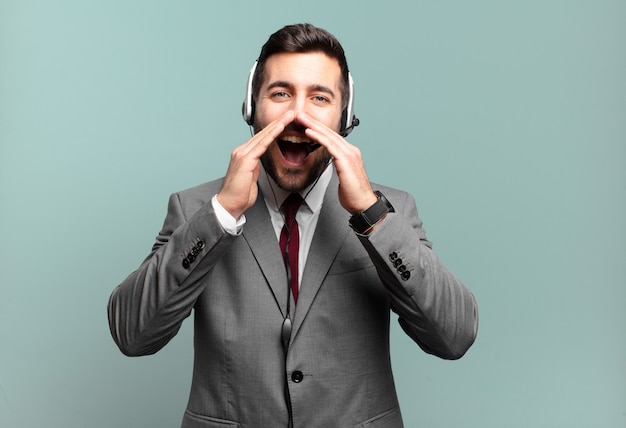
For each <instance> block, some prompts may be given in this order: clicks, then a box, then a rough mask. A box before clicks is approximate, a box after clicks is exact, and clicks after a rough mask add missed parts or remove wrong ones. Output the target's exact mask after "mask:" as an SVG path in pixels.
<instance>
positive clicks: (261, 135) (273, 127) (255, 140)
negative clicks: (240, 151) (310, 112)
mask: <svg viewBox="0 0 626 428" xmlns="http://www.w3.org/2000/svg"><path fill="white" fill-rule="evenodd" d="M294 118H295V113H294V112H293V110H288V111H286V112H285V113H283V114H282V115H281V116H279V117H278V118H277V119H276V120H274V121H273V122H270V123H269V124H268V125H267V126H266V127H265V128H263V129H262V130H260V131H259V132H257V133H256V134H255V135H254V136H253V137H252V138H251V139H250V140H248V142H247V143H246V144H244V152H245V153H249V152H252V151H254V152H255V153H257V154H258V156H259V157H260V156H261V155H262V154H263V153H265V151H266V150H267V148H268V147H269V146H270V144H272V142H273V141H274V140H275V139H276V138H277V137H278V136H279V135H280V134H281V132H283V131H284V130H285V127H286V126H287V125H288V124H290V123H291V122H293V120H294Z"/></svg>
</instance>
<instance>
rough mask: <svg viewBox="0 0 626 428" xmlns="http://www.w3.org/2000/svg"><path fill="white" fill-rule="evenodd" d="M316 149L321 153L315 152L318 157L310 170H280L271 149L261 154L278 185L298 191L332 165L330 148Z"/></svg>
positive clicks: (293, 191)
mask: <svg viewBox="0 0 626 428" xmlns="http://www.w3.org/2000/svg"><path fill="white" fill-rule="evenodd" d="M316 151H319V152H320V153H315V155H316V156H317V159H316V160H315V163H314V164H313V165H312V166H311V169H309V171H308V172H305V171H304V170H303V169H301V168H283V169H281V170H279V169H278V166H277V165H276V162H274V159H272V156H271V154H270V151H269V150H268V151H266V152H265V153H264V154H263V155H262V156H261V163H262V164H263V167H264V168H265V171H266V172H267V174H268V175H269V176H270V177H272V179H273V180H274V182H275V183H276V184H277V185H278V187H280V188H281V189H283V190H285V191H287V192H290V193H296V192H300V191H302V190H303V189H306V188H307V187H308V186H310V185H311V184H313V183H314V182H315V181H316V180H317V179H318V178H319V177H320V175H322V173H323V172H324V170H325V169H326V167H327V166H328V165H330V162H331V159H332V156H331V155H330V153H328V150H326V148H325V147H320V148H319V149H317V150H316ZM303 173H304V175H303Z"/></svg>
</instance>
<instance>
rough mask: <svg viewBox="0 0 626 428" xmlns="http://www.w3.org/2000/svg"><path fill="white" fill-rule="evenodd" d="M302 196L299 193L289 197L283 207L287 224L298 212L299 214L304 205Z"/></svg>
mask: <svg viewBox="0 0 626 428" xmlns="http://www.w3.org/2000/svg"><path fill="white" fill-rule="evenodd" d="M302 201H303V199H302V196H300V194H299V193H292V194H290V195H289V196H287V199H285V202H283V205H282V206H281V208H282V210H283V213H285V220H286V222H287V223H289V222H291V221H292V220H293V219H294V218H295V216H296V212H298V208H300V205H302Z"/></svg>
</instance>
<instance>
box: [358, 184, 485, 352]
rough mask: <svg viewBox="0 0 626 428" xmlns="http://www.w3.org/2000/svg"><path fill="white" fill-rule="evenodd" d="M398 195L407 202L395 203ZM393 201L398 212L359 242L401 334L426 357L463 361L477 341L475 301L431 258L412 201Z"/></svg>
mask: <svg viewBox="0 0 626 428" xmlns="http://www.w3.org/2000/svg"><path fill="white" fill-rule="evenodd" d="M383 193H385V190H384V189H383ZM402 195H404V198H405V200H403V201H400V200H398V198H399V197H402ZM385 196H387V194H386V193H385ZM394 196H395V198H394V199H395V201H397V202H398V203H397V204H395V203H394V202H393V201H392V200H391V199H390V197H389V196H388V199H389V200H390V201H391V202H392V205H394V208H395V209H396V212H393V213H389V214H387V216H386V217H385V219H384V220H382V221H381V222H380V223H379V224H378V225H377V226H376V228H374V230H373V231H372V232H371V233H370V234H369V235H367V236H359V239H360V240H361V242H362V244H363V245H364V247H365V249H366V250H367V252H368V253H369V255H370V257H371V258H372V261H373V262H374V265H375V266H376V269H377V271H378V275H379V277H380V279H381V280H382V282H383V284H384V285H385V288H386V289H387V291H388V293H389V296H390V299H391V305H392V309H393V310H394V312H396V313H397V314H398V315H399V317H400V319H399V322H400V325H401V326H402V329H403V330H404V331H405V332H406V333H407V334H408V335H409V336H410V337H411V338H412V339H413V340H414V341H415V342H416V343H417V344H418V345H419V346H420V347H421V348H422V349H423V350H424V351H425V352H427V353H429V354H433V355H436V356H438V357H441V358H444V359H458V358H461V357H462V356H463V355H464V354H465V353H466V352H467V350H468V349H469V348H470V346H471V345H472V343H473V342H474V340H475V338H476V334H477V330H478V308H477V305H476V300H475V298H474V296H473V295H472V293H471V292H470V291H469V290H468V289H467V288H466V287H465V285H463V283H462V282H461V281H460V280H459V279H458V278H457V277H456V276H454V274H452V272H450V271H449V270H448V269H446V267H445V266H444V265H443V264H442V263H441V261H440V260H439V258H438V257H437V255H436V254H435V253H434V252H433V250H432V244H431V243H430V242H429V241H428V240H427V239H426V234H425V232H424V229H423V228H422V221H421V220H420V218H419V216H418V212H417V207H416V205H415V200H414V199H413V197H412V196H411V195H409V194H407V193H399V194H394ZM396 205H397V206H396Z"/></svg>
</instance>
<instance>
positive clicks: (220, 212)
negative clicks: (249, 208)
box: [211, 195, 246, 236]
mask: <svg viewBox="0 0 626 428" xmlns="http://www.w3.org/2000/svg"><path fill="white" fill-rule="evenodd" d="M211 205H213V210H215V215H216V216H217V221H219V223H220V226H222V229H224V230H225V231H226V232H227V233H228V234H230V235H235V236H236V235H241V231H242V230H243V225H244V224H246V216H245V215H244V214H242V215H241V217H239V218H238V219H235V217H233V216H232V215H230V213H229V212H228V211H226V209H225V208H224V207H223V206H222V204H220V203H219V201H218V200H217V195H214V196H213V198H212V199H211Z"/></svg>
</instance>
